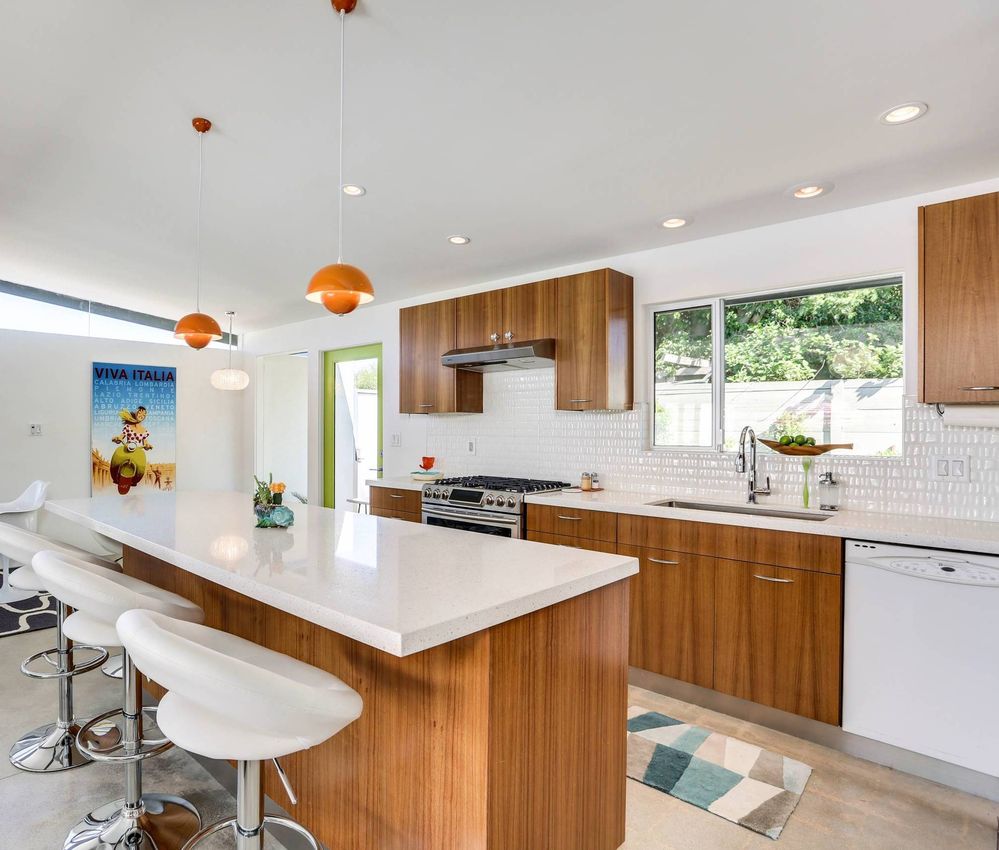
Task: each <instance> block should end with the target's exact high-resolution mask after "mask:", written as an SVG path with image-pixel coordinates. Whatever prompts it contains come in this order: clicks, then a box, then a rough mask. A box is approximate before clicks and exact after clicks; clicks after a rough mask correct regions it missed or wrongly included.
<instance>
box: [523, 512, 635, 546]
mask: <svg viewBox="0 0 999 850" xmlns="http://www.w3.org/2000/svg"><path fill="white" fill-rule="evenodd" d="M527 528H528V530H529V531H540V532H542V533H544V534H561V535H564V536H566V537H579V538H584V539H586V540H604V541H606V542H608V543H616V542H617V514H614V513H610V512H609V511H586V510H579V509H577V508H559V507H556V506H554V505H528V506H527Z"/></svg>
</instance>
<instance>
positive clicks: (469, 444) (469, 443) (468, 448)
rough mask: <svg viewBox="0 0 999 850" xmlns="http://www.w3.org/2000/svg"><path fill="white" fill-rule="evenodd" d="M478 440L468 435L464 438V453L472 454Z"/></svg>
mask: <svg viewBox="0 0 999 850" xmlns="http://www.w3.org/2000/svg"><path fill="white" fill-rule="evenodd" d="M477 443H478V440H477V439H476V438H475V437H468V438H467V439H466V440H465V454H467V455H474V454H475V449H476V446H477Z"/></svg>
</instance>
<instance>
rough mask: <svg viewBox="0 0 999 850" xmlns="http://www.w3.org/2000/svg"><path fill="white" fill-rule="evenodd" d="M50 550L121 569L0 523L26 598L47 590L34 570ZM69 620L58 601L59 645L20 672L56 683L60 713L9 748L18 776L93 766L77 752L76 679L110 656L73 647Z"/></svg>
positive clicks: (1, 549) (6, 553)
mask: <svg viewBox="0 0 999 850" xmlns="http://www.w3.org/2000/svg"><path fill="white" fill-rule="evenodd" d="M46 549H55V550H57V551H59V552H62V553H63V554H65V555H69V556H72V557H76V558H79V559H80V561H81V562H83V563H87V564H96V565H99V566H102V567H104V568H106V569H111V570H113V569H117V567H116V565H115V564H113V563H111V562H110V561H105V560H103V559H102V558H98V557H97V556H96V555H92V554H90V553H89V552H84V551H83V550H82V549H77V548H76V547H75V546H70V545H69V544H65V543H57V542H56V541H54V540H51V539H49V538H48V537H44V536H42V535H41V534H34V533H33V532H31V531H25V530H24V529H23V528H17V527H15V526H12V525H6V524H4V523H0V555H3V557H4V558H8V559H10V560H12V561H17V562H19V563H22V564H27V565H28V566H23V567H20V568H19V569H17V570H15V571H14V573H12V574H11V578H10V581H11V583H12V584H13V586H14V587H16V588H18V589H20V590H23V591H26V594H25V596H26V597H31V596H34V595H35V594H36V593H40V592H42V593H44V592H45V590H46V588H45V584H44V582H43V581H42V580H41V578H40V577H39V576H38V574H37V573H36V572H35V571H34V569H33V568H32V567H31V566H30V564H31V560H32V558H34V556H35V555H36V554H38V553H39V552H41V551H44V550H46ZM68 614H69V611H68V609H67V607H66V605H65V604H64V603H62V602H59V601H58V600H57V604H56V645H55V646H54V647H53V648H51V649H46V650H44V651H42V652H36V653H35V654H34V655H31V656H29V657H28V658H26V659H25V660H24V661H23V662H22V663H21V672H22V673H23V674H24V675H25V676H28V677H29V678H32V679H55V680H56V682H57V684H58V686H59V708H58V713H57V714H56V722H55V723H46V724H45V725H44V726H39V727H38V728H37V729H33V730H32V731H30V732H28V733H27V734H25V735H22V736H21V737H20V738H18V739H17V741H15V742H14V745H13V746H12V747H11V748H10V762H11V764H12V765H14V767H16V768H18V769H19V770H26V771H29V772H31V773H54V772H56V771H61V770H69V769H70V768H73V767H80V766H81V765H84V764H89V763H90V757H89V756H86V755H84V754H83V753H81V752H80V751H79V750H78V749H77V747H76V736H77V734H78V733H79V731H80V726H79V724H77V722H76V719H75V716H74V711H73V677H74V676H77V675H79V674H80V673H86V672H88V671H89V670H93V669H94V668H96V667H100V666H101V664H103V663H104V662H105V661H107V658H108V654H107V652H106V651H105V650H103V649H102V648H101V647H99V646H86V645H82V644H77V645H76V646H74V645H73V642H72V641H71V640H69V638H67V637H66V635H65V633H64V631H63V623H64V622H65V620H66V617H67V615H68Z"/></svg>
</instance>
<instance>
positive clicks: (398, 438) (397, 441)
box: [392, 434, 402, 449]
mask: <svg viewBox="0 0 999 850" xmlns="http://www.w3.org/2000/svg"><path fill="white" fill-rule="evenodd" d="M401 445H402V434H393V435H392V447H393V448H396V449H397V448H399V447H400V446H401Z"/></svg>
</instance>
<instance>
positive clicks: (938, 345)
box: [919, 192, 999, 404]
mask: <svg viewBox="0 0 999 850" xmlns="http://www.w3.org/2000/svg"><path fill="white" fill-rule="evenodd" d="M919 322H920V328H921V337H922V338H921V340H920V358H919V362H920V377H921V380H920V388H919V400H920V401H921V402H924V403H926V404H936V403H963V404H967V403H973V402H989V403H992V404H996V403H999V333H996V328H997V327H999V192H994V193H992V194H989V195H978V196H976V197H973V198H962V199H960V200H957V201H948V202H947V203H942V204H932V205H930V206H925V207H920V208H919Z"/></svg>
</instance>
